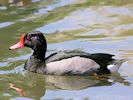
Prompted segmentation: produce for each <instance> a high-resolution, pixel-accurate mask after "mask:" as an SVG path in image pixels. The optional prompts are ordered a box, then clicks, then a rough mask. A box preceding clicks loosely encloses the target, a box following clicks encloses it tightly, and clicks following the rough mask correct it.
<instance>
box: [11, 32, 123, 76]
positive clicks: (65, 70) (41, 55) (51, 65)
mask: <svg viewBox="0 0 133 100" xmlns="http://www.w3.org/2000/svg"><path fill="white" fill-rule="evenodd" d="M29 38H30V39H29ZM21 41H22V42H23V43H22V42H21V43H20V42H19V44H16V45H14V46H11V47H10V49H16V48H20V47H23V46H27V47H30V48H32V49H33V50H34V53H33V55H32V56H31V57H30V58H29V59H28V60H27V61H26V63H25V66H24V67H25V69H27V70H29V71H31V72H36V73H42V74H54V75H65V74H73V75H84V74H86V75H92V74H94V73H97V74H108V73H110V72H112V68H113V69H115V70H113V71H117V70H118V69H119V67H120V65H121V64H122V61H118V60H114V59H113V58H112V56H113V55H110V54H105V53H95V54H89V53H85V52H82V51H77V50H73V51H59V52H56V53H53V54H51V55H50V56H48V57H46V58H45V52H46V47H47V44H46V40H45V38H44V36H43V35H42V33H41V32H38V31H35V32H31V33H27V34H26V35H22V36H21ZM116 62H117V63H116ZM110 65H111V67H110ZM108 66H109V67H108Z"/></svg>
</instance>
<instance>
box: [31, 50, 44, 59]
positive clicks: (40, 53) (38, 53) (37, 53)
mask: <svg viewBox="0 0 133 100" xmlns="http://www.w3.org/2000/svg"><path fill="white" fill-rule="evenodd" d="M45 53H46V51H45V50H44V51H42V50H37V51H34V52H33V55H32V56H34V57H35V58H37V59H39V60H45Z"/></svg>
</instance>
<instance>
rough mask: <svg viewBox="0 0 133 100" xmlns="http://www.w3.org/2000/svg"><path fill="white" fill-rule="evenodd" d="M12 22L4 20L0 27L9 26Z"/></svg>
mask: <svg viewBox="0 0 133 100" xmlns="http://www.w3.org/2000/svg"><path fill="white" fill-rule="evenodd" d="M12 24H14V22H4V23H0V28H4V27H7V26H10V25H12Z"/></svg>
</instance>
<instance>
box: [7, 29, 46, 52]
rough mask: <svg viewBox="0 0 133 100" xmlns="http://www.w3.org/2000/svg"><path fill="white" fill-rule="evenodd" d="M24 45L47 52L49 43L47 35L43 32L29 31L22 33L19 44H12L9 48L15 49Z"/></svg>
mask: <svg viewBox="0 0 133 100" xmlns="http://www.w3.org/2000/svg"><path fill="white" fill-rule="evenodd" d="M22 47H30V48H31V49H33V50H34V51H38V52H41V51H45V52H46V48H47V43H46V39H45V37H44V36H43V34H42V33H41V32H39V31H33V32H28V33H26V34H22V35H21V37H20V41H19V42H18V43H17V44H15V45H12V46H11V47H10V48H9V49H10V50H13V49H18V48H22Z"/></svg>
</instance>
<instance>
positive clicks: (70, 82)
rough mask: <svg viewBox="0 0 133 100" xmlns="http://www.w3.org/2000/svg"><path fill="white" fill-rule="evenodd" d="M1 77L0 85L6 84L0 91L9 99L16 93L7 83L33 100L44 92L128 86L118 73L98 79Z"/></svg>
mask: <svg viewBox="0 0 133 100" xmlns="http://www.w3.org/2000/svg"><path fill="white" fill-rule="evenodd" d="M2 77H3V78H4V80H2V81H1V83H3V82H6V85H5V84H4V85H2V86H4V89H3V90H1V92H2V93H8V94H9V95H10V97H12V96H13V93H15V94H16V96H17V95H18V93H17V92H16V91H15V90H12V89H10V88H8V85H9V83H13V84H16V86H17V87H21V88H22V89H23V95H24V97H30V98H34V99H39V98H40V97H42V96H44V95H45V94H46V92H47V91H46V90H51V91H52V90H54V91H59V90H68V91H81V90H84V89H87V88H89V87H100V86H112V85H113V84H114V83H119V84H123V85H130V83H129V82H127V81H126V80H125V79H123V78H122V77H121V76H120V75H119V74H118V73H117V74H115V75H111V76H110V75H109V76H100V77H99V79H97V78H96V77H94V76H52V75H40V74H35V73H31V72H29V73H27V74H25V76H23V77H21V78H20V77H19V75H17V76H16V77H15V78H14V75H3V76H2ZM16 79H17V80H16ZM7 91H8V92H7ZM11 91H12V92H13V93H12V92H11Z"/></svg>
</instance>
